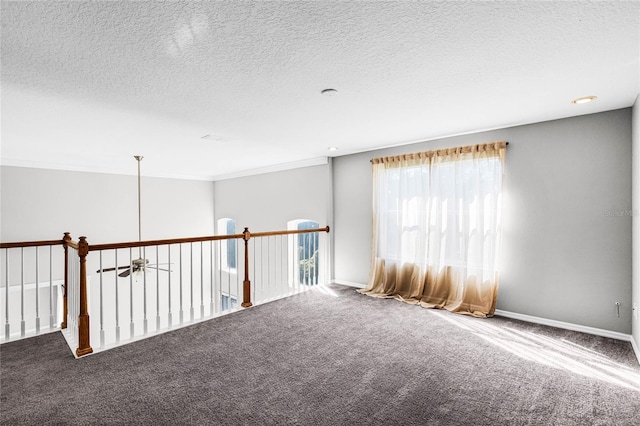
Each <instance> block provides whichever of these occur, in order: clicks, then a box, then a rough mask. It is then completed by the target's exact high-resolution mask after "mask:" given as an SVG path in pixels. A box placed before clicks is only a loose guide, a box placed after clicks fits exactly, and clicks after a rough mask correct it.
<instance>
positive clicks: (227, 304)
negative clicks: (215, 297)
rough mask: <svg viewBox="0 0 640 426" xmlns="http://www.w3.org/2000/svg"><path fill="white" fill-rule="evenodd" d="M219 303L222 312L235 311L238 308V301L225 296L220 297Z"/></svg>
mask: <svg viewBox="0 0 640 426" xmlns="http://www.w3.org/2000/svg"><path fill="white" fill-rule="evenodd" d="M220 303H221V305H222V311H223V312H224V311H228V310H230V309H236V308H237V307H238V299H236V298H235V297H233V296H229V295H227V294H222V295H221V296H220Z"/></svg>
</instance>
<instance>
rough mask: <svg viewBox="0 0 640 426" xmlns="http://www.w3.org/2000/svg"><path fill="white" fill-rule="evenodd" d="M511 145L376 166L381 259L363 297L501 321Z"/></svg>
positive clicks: (376, 256)
mask: <svg viewBox="0 0 640 426" xmlns="http://www.w3.org/2000/svg"><path fill="white" fill-rule="evenodd" d="M506 145H507V144H506V142H492V143H488V144H481V145H473V146H465V147H457V148H450V149H443V150H437V151H429V152H423V153H417V154H409V155H400V156H395V157H383V158H377V159H374V160H372V163H373V190H374V193H373V227H374V229H373V245H372V247H373V252H372V260H371V273H370V277H369V283H368V285H367V287H366V288H365V289H363V290H360V292H361V293H363V294H367V295H370V296H375V297H386V298H396V299H398V300H402V301H404V302H407V303H413V304H419V305H421V306H424V307H429V308H441V309H447V310H449V311H451V312H458V313H463V314H469V315H474V316H478V317H485V316H491V315H493V313H494V311H495V304H496V298H497V294H498V277H499V274H498V260H499V259H498V256H499V253H500V234H501V232H500V230H501V226H500V224H501V219H502V218H501V206H502V178H503V171H504V163H505V154H506Z"/></svg>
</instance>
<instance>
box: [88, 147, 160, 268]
mask: <svg viewBox="0 0 640 426" xmlns="http://www.w3.org/2000/svg"><path fill="white" fill-rule="evenodd" d="M133 158H135V159H136V161H137V162H138V241H142V215H141V203H140V162H141V161H142V158H143V157H142V155H134V156H133ZM159 265H161V264H151V263H149V260H148V259H144V258H143V257H142V247H138V258H137V259H133V260H132V261H131V264H130V265H126V266H115V267H113V268H102V269H98V270H97V271H96V273H100V274H101V273H103V272H111V271H119V270H121V269H124V271H122V272H120V273H119V274H118V276H119V277H122V278H125V277H128V276H129V275H131V274H132V273H135V272H138V271H141V272H143V273H144V272H145V270H146V269H156V270H160V271H167V272H171V270H170V269H166V268H161V267H160V266H159ZM162 265H165V264H162ZM166 265H168V263H167V264H166Z"/></svg>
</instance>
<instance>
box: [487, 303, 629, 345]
mask: <svg viewBox="0 0 640 426" xmlns="http://www.w3.org/2000/svg"><path fill="white" fill-rule="evenodd" d="M495 314H496V315H498V316H501V317H506V318H513V319H517V320H521V321H527V322H533V323H536V324H542V325H548V326H551V327H556V328H563V329H565V330H572V331H579V332H581V333H587V334H593V335H596V336H602V337H609V338H611V339H617V340H624V341H625V342H631V335H630V334H624V333H619V332H617V331H610V330H603V329H601V328H595V327H588V326H586V325H580V324H573V323H570V322H563V321H556V320H552V319H547V318H541V317H534V316H531V315H525V314H518V313H515V312H509V311H503V310H501V309H496V312H495ZM636 354H637V352H636Z"/></svg>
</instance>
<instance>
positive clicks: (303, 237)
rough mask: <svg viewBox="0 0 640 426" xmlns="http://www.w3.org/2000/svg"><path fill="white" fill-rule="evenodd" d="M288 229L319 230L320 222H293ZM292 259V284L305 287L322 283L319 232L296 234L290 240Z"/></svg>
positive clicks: (299, 220)
mask: <svg viewBox="0 0 640 426" xmlns="http://www.w3.org/2000/svg"><path fill="white" fill-rule="evenodd" d="M287 225H288V229H296V230H305V229H318V228H319V227H320V225H319V223H318V222H315V221H313V220H307V219H297V220H292V221H290V222H289V223H288V224H287ZM290 245H291V247H292V248H293V250H290V258H291V262H292V268H291V271H292V274H293V276H292V277H291V280H290V281H291V282H292V283H300V284H305V285H316V284H319V283H320V236H319V234H318V233H317V232H313V233H305V234H294V235H292V236H291V238H290Z"/></svg>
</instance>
